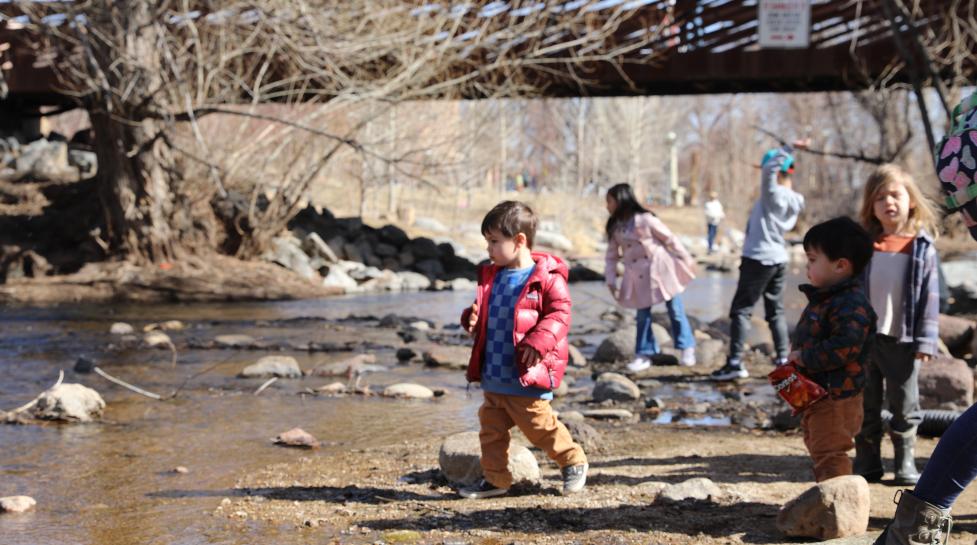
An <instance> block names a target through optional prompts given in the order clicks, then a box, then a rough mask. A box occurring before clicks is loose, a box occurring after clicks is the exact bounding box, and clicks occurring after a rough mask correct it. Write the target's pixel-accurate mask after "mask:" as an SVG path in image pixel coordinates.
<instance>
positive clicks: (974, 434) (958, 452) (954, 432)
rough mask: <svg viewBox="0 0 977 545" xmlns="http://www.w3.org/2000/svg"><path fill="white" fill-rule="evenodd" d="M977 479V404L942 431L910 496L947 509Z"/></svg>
mask: <svg viewBox="0 0 977 545" xmlns="http://www.w3.org/2000/svg"><path fill="white" fill-rule="evenodd" d="M975 476H977V405H971V406H970V408H969V409H967V411H966V412H964V413H963V414H962V415H960V417H959V418H957V420H956V421H955V422H954V423H953V424H952V425H951V426H950V427H949V428H947V430H946V431H945V432H943V437H941V438H940V442H939V443H937V445H936V449H935V450H934V451H933V455H932V456H930V459H929V461H928V462H926V467H925V468H923V474H922V475H921V476H920V477H919V482H918V483H916V489H915V490H913V495H914V496H916V497H917V498H919V499H921V500H923V501H926V502H929V503H932V504H933V505H935V506H937V507H941V508H943V509H949V508H950V507H952V506H953V502H954V501H956V500H957V496H959V495H960V493H961V492H963V489H964V488H967V485H968V484H970V482H971V481H973V480H974V477H975Z"/></svg>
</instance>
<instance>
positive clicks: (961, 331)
mask: <svg viewBox="0 0 977 545" xmlns="http://www.w3.org/2000/svg"><path fill="white" fill-rule="evenodd" d="M975 326H977V324H974V321H973V320H967V319H966V318H960V317H959V316H948V315H946V314H940V339H941V340H942V341H943V343H944V344H946V347H947V348H949V349H950V353H951V354H953V355H954V356H957V357H962V356H964V355H966V354H967V353H968V352H970V344H971V342H972V341H973V339H974V328H975Z"/></svg>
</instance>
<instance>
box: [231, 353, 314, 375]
mask: <svg viewBox="0 0 977 545" xmlns="http://www.w3.org/2000/svg"><path fill="white" fill-rule="evenodd" d="M238 376H239V377H241V378H265V377H281V378H298V377H301V376H302V369H301V368H300V367H299V362H297V361H296V360H295V358H293V357H291V356H265V357H263V358H261V359H259V360H258V361H257V362H256V363H253V364H251V365H249V366H247V367H245V368H244V369H243V370H242V371H241V374H240V375H238Z"/></svg>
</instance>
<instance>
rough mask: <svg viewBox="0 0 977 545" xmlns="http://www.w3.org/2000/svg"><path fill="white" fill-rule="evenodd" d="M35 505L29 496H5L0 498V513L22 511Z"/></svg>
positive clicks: (28, 509)
mask: <svg viewBox="0 0 977 545" xmlns="http://www.w3.org/2000/svg"><path fill="white" fill-rule="evenodd" d="M35 505H37V502H36V501H34V498H32V497H30V496H7V497H6V498H0V513H23V512H25V511H30V510H31V509H33V508H34V506H35Z"/></svg>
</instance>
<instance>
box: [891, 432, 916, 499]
mask: <svg viewBox="0 0 977 545" xmlns="http://www.w3.org/2000/svg"><path fill="white" fill-rule="evenodd" d="M891 436H892V447H893V448H894V449H895V453H896V455H895V470H894V471H895V479H894V480H895V483H896V484H897V485H900V486H910V485H914V484H916V481H918V480H919V471H918V470H917V469H916V453H915V450H914V448H913V447H915V446H916V434H915V433H913V434H911V435H909V434H907V435H897V434H895V433H893V434H892V435H891Z"/></svg>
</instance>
